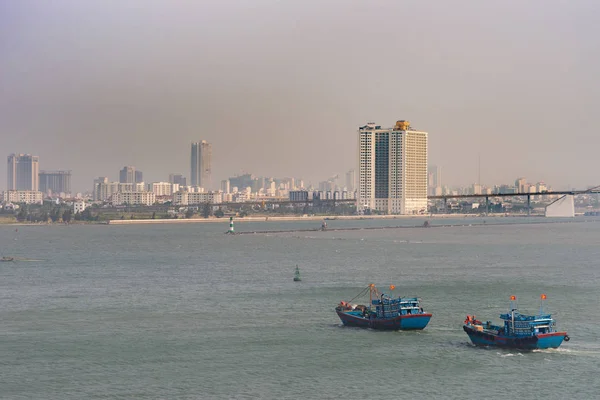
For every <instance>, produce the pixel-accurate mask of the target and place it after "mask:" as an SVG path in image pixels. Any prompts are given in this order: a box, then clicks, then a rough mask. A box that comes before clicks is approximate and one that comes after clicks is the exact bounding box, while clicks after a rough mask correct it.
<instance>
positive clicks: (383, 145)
mask: <svg viewBox="0 0 600 400" xmlns="http://www.w3.org/2000/svg"><path fill="white" fill-rule="evenodd" d="M358 164H359V165H358V170H359V179H358V193H357V207H358V210H359V211H364V210H365V209H371V210H377V211H382V212H385V213H388V214H416V213H422V212H426V211H427V132H421V131H417V130H414V129H413V128H412V127H411V126H410V123H409V122H408V121H398V122H396V125H395V126H394V127H393V128H382V127H381V126H380V125H376V124H375V123H368V124H367V125H365V126H362V127H360V128H359V130H358Z"/></svg>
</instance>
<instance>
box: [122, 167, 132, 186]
mask: <svg viewBox="0 0 600 400" xmlns="http://www.w3.org/2000/svg"><path fill="white" fill-rule="evenodd" d="M119 183H135V167H132V166H125V167H123V169H122V170H121V171H120V172H119Z"/></svg>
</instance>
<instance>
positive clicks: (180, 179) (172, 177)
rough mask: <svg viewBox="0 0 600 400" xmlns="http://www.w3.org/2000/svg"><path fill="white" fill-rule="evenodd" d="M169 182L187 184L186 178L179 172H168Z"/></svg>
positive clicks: (180, 184)
mask: <svg viewBox="0 0 600 400" xmlns="http://www.w3.org/2000/svg"><path fill="white" fill-rule="evenodd" d="M169 183H176V184H178V185H179V186H187V183H186V179H185V177H184V176H183V175H181V174H169Z"/></svg>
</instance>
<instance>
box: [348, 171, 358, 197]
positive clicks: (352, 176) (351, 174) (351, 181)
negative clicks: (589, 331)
mask: <svg viewBox="0 0 600 400" xmlns="http://www.w3.org/2000/svg"><path fill="white" fill-rule="evenodd" d="M354 186H356V171H355V170H354V169H351V170H350V171H348V172H346V189H347V190H348V191H349V192H354Z"/></svg>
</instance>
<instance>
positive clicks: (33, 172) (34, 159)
mask: <svg viewBox="0 0 600 400" xmlns="http://www.w3.org/2000/svg"><path fill="white" fill-rule="evenodd" d="M39 170H40V160H39V157H38V156H32V155H31V154H11V155H9V156H8V168H7V171H8V174H7V180H6V184H7V185H8V190H34V191H37V190H38V188H39Z"/></svg>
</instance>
